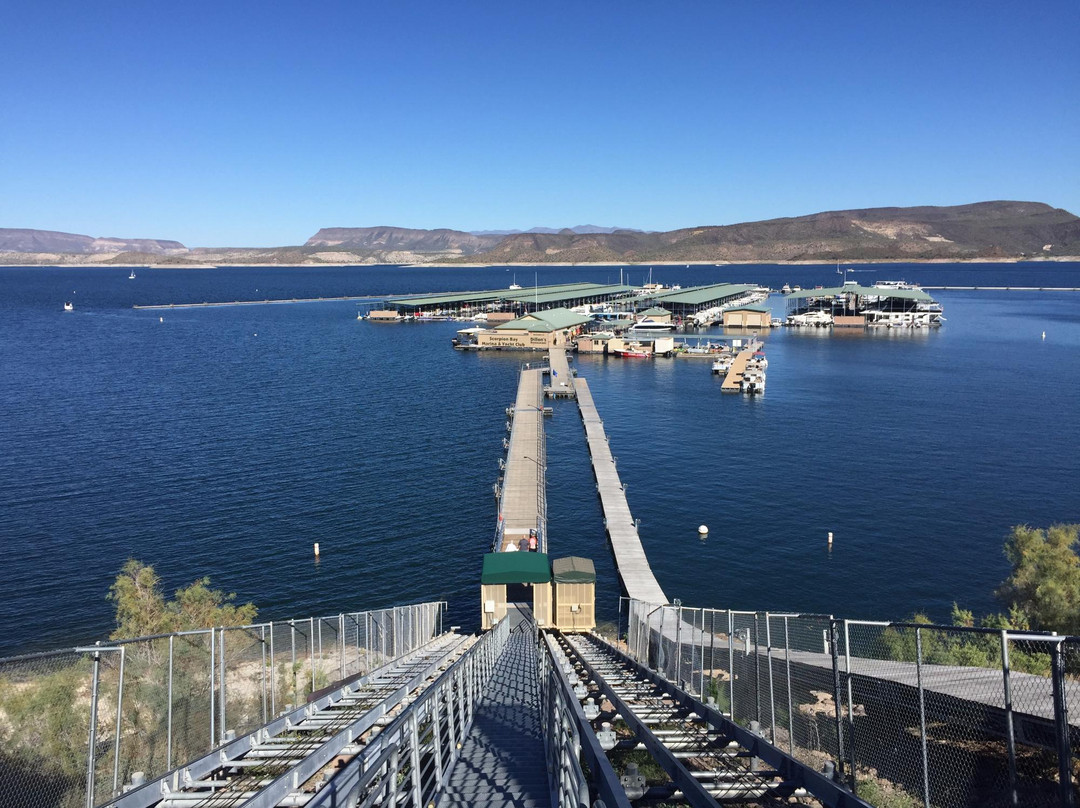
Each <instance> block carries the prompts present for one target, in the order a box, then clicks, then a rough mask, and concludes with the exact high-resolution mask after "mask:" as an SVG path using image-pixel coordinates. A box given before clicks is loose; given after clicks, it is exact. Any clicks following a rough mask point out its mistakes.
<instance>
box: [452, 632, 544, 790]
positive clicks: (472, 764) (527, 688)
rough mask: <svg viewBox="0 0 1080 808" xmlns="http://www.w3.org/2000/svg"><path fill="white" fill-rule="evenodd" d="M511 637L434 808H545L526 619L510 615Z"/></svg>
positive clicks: (535, 679) (536, 686)
mask: <svg viewBox="0 0 1080 808" xmlns="http://www.w3.org/2000/svg"><path fill="white" fill-rule="evenodd" d="M505 619H507V620H510V621H512V622H511V629H512V630H511V634H510V638H509V640H508V641H507V644H506V647H505V648H504V649H503V652H502V655H501V656H500V657H499V659H498V661H497V662H496V663H495V670H494V672H493V674H492V677H491V680H490V682H489V683H488V685H487V692H486V693H485V695H484V697H483V698H482V699H481V700H480V702H479V704H478V705H477V710H476V714H475V718H474V721H473V725H472V728H471V729H470V730H469V734H468V735H467V736H466V738H465V741H464V743H463V744H462V748H461V755H460V756H459V758H458V760H457V762H456V763H455V765H454V768H453V769H452V770H451V772H450V776H449V778H448V780H447V785H446V789H445V790H444V791H443V793H442V795H441V797H440V800H439V805H440V806H449V805H485V806H493V807H494V808H498V807H499V806H506V808H510V806H514V808H547V807H548V806H550V804H551V801H550V796H549V789H548V772H547V764H546V762H545V757H544V738H543V732H542V729H541V725H540V720H541V719H540V707H541V705H540V680H539V676H538V675H537V671H538V659H537V653H536V636H535V634H534V633H533V631H534V629H533V627H532V624H531V623H530V622H529V620H528V619H527V618H525V617H524V616H522V615H521V614H519V613H517V612H513V611H511V612H510V613H509V614H508V615H507V616H506V618H505Z"/></svg>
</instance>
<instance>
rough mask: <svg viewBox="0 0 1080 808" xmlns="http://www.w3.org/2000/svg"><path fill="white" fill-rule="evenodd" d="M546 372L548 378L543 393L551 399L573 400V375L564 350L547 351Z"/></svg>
mask: <svg viewBox="0 0 1080 808" xmlns="http://www.w3.org/2000/svg"><path fill="white" fill-rule="evenodd" d="M548 370H549V372H550V378H549V380H548V384H547V387H545V388H544V392H545V393H546V394H547V395H548V396H550V397H551V398H574V396H575V395H577V393H576V392H575V390H574V374H572V373H571V372H570V363H569V362H568V361H567V358H566V349H565V348H550V349H548Z"/></svg>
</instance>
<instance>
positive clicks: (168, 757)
mask: <svg viewBox="0 0 1080 808" xmlns="http://www.w3.org/2000/svg"><path fill="white" fill-rule="evenodd" d="M174 639H175V636H174V635H172V634H170V635H169V707H168V710H167V711H166V713H167V718H166V723H165V771H170V770H171V769H172V717H173V696H172V689H173V640H174Z"/></svg>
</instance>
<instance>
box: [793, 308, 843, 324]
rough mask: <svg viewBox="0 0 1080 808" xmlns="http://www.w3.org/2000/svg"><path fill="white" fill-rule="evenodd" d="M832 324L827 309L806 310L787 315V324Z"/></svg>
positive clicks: (831, 318)
mask: <svg viewBox="0 0 1080 808" xmlns="http://www.w3.org/2000/svg"><path fill="white" fill-rule="evenodd" d="M832 324H833V316H832V315H831V314H829V313H828V312H827V311H808V312H804V313H803V314H792V315H791V316H790V317H788V325H806V326H829V325H832Z"/></svg>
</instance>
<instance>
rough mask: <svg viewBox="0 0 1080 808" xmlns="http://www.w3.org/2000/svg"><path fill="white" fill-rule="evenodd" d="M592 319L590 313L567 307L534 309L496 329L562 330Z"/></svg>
mask: <svg viewBox="0 0 1080 808" xmlns="http://www.w3.org/2000/svg"><path fill="white" fill-rule="evenodd" d="M591 320H592V316H591V315H588V314H578V313H577V312H576V311H570V309H566V308H555V309H543V310H542V311H533V312H530V313H528V314H526V315H524V316H522V317H518V318H517V319H516V320H511V321H510V322H508V323H501V324H500V325H497V326H495V330H496V331H500V330H502V331H521V330H523V329H524V330H525V331H540V332H550V331H561V330H562V329H564V328H574V327H575V326H579V325H584V324H585V323H588V322H590V321H591Z"/></svg>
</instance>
